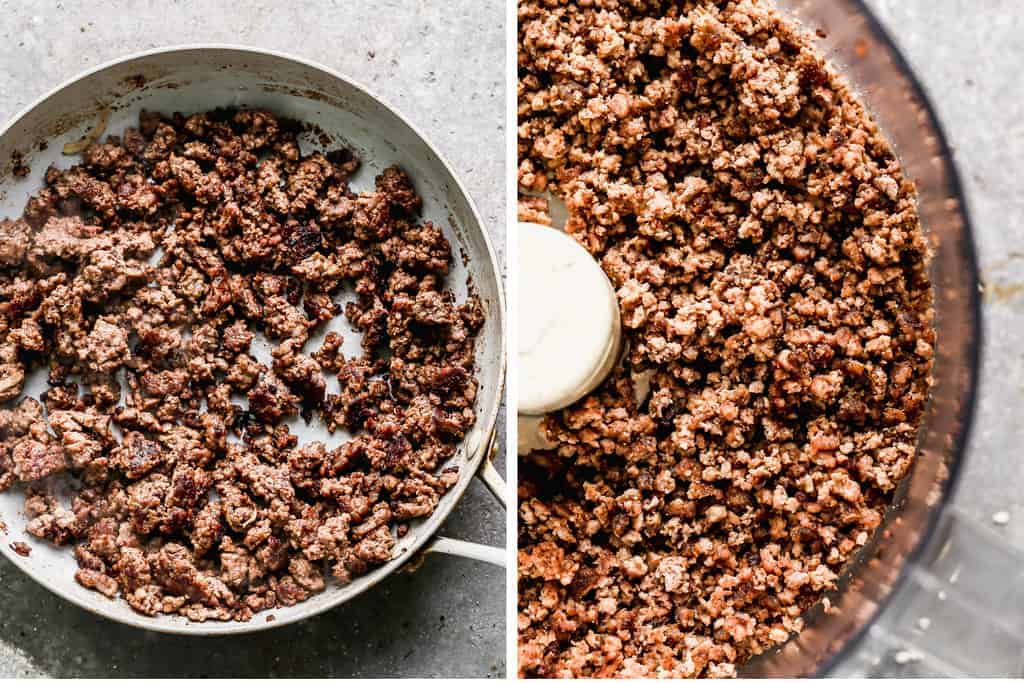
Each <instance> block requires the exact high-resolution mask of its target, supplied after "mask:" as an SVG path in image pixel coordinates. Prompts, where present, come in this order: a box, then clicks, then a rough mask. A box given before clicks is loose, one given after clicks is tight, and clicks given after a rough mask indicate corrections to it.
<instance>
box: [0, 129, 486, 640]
mask: <svg viewBox="0 0 1024 683" xmlns="http://www.w3.org/2000/svg"><path fill="white" fill-rule="evenodd" d="M300 132H301V127H300V125H299V124H297V123H295V122H292V121H288V120H284V119H279V118H277V117H276V116H274V115H273V114H272V113H270V112H267V111H259V110H217V111H212V112H207V113H199V114H194V115H191V116H183V115H181V114H174V115H173V116H171V117H166V116H163V115H160V114H157V113H153V112H143V113H142V115H141V116H140V121H139V126H138V128H129V129H127V130H126V131H124V133H123V134H122V135H121V136H111V137H109V138H108V139H107V140H106V141H105V142H102V143H96V144H94V145H92V146H91V147H89V148H88V149H87V150H86V151H85V152H84V153H83V155H82V161H81V163H80V164H78V165H75V166H73V167H71V168H69V169H66V170H60V169H57V168H50V169H49V170H48V171H47V173H46V181H45V182H46V184H45V187H43V188H42V189H41V190H40V191H39V192H38V193H37V194H36V195H35V196H33V197H32V198H31V199H30V200H29V201H28V204H27V206H26V208H25V212H24V215H23V216H22V217H21V218H18V219H16V220H3V221H0V402H6V403H8V405H7V407H5V408H3V409H0V491H3V490H5V489H8V488H11V487H12V486H15V485H18V487H19V489H20V490H23V491H24V492H25V494H26V503H25V509H26V513H27V516H28V518H29V520H30V521H29V523H28V528H27V530H28V532H29V533H31V534H32V535H34V536H36V537H39V538H41V539H46V540H48V541H51V542H53V543H56V544H61V545H70V546H73V550H74V555H75V558H76V559H77V561H78V564H79V570H78V572H77V574H76V575H75V578H76V579H77V580H78V582H79V583H81V584H82V585H83V586H86V587H88V588H91V589H93V590H96V591H98V592H100V593H102V594H104V595H107V596H110V597H114V596H117V595H120V596H122V597H123V599H125V600H126V601H127V602H128V603H130V604H131V606H132V607H134V608H135V609H136V610H138V611H140V612H142V613H144V614H149V615H154V614H158V613H177V614H181V615H184V616H186V617H188V618H189V619H192V620H196V621H203V620H206V619H220V620H229V619H238V620H245V619H249V618H251V617H252V615H253V614H254V613H256V612H259V611H260V610H265V609H269V608H272V607H276V606H281V605H293V604H295V603H297V602H300V601H302V600H305V599H306V598H308V597H309V596H311V595H312V594H314V593H317V592H319V591H322V590H324V588H325V586H326V582H327V581H328V580H335V581H340V582H348V581H351V580H352V579H354V578H356V577H358V576H360V575H362V574H365V573H366V572H368V571H370V570H371V569H373V568H374V567H376V566H379V565H381V564H383V563H385V562H387V561H388V560H390V559H391V557H392V553H393V548H394V545H395V542H396V540H395V539H396V535H397V534H401V533H405V532H406V531H407V530H408V524H407V522H408V520H411V519H414V518H420V517H426V516H429V515H430V514H431V513H432V512H433V511H434V509H435V507H436V505H437V503H438V501H439V499H440V497H441V496H442V495H443V494H444V493H445V492H446V491H447V490H448V489H450V488H451V487H452V486H453V485H454V484H455V482H456V481H457V480H458V472H457V470H456V469H455V468H451V467H444V463H445V462H446V461H447V460H448V459H449V458H450V457H451V456H452V455H453V454H454V453H455V450H456V447H457V445H458V443H459V442H460V441H461V439H462V438H463V437H464V436H465V435H466V433H467V432H468V430H469V429H470V428H471V427H472V425H473V424H474V420H475V415H474V401H475V397H476V391H477V381H476V379H475V378H474V344H475V339H476V336H477V333H478V331H479V329H480V327H481V325H482V324H483V320H484V317H483V308H482V306H481V305H480V302H479V301H478V300H477V299H476V297H475V296H474V295H472V294H471V295H470V296H468V297H467V298H466V299H465V300H464V301H461V302H460V301H458V300H457V299H456V296H455V295H454V293H453V292H452V291H451V290H450V289H448V288H447V284H446V276H447V275H448V271H449V264H450V262H451V258H452V254H451V247H450V245H449V243H448V241H447V240H446V239H445V238H444V236H443V235H442V233H441V231H440V229H438V228H437V227H435V226H434V225H432V224H431V223H430V222H429V221H425V220H423V219H422V217H421V215H420V210H421V205H422V202H421V200H420V198H419V196H418V195H417V194H416V191H415V189H414V186H413V181H412V179H410V178H409V177H408V176H407V175H406V174H405V173H404V172H403V171H402V170H401V169H399V168H394V167H393V168H388V169H386V170H385V171H384V172H383V173H381V174H380V175H379V176H378V177H377V180H376V187H375V189H373V190H372V191H369V192H364V193H362V194H357V193H355V192H353V191H352V190H350V188H349V180H350V178H351V176H352V174H353V173H354V172H355V171H356V169H357V168H358V166H359V162H358V160H357V159H355V157H354V156H353V155H352V154H351V153H350V152H349V151H348V150H337V151H334V152H331V153H327V154H322V153H319V152H313V153H311V154H307V155H303V154H302V153H301V152H300V149H299V144H298V135H299V134H300ZM346 292H348V293H354V300H351V301H350V302H349V303H348V304H347V306H345V307H344V310H343V309H342V306H341V305H340V304H339V303H338V302H337V300H338V299H339V298H340V297H341V296H342V295H344V294H346ZM348 298H349V299H352V298H353V297H351V296H350V297H348ZM338 315H345V316H346V318H347V319H348V321H349V322H350V323H351V325H352V326H353V327H355V328H356V330H358V332H359V333H360V334H361V336H362V348H363V353H362V354H361V355H359V356H357V357H351V358H347V357H345V355H344V354H343V353H342V352H341V347H342V343H343V340H342V338H341V336H340V335H339V334H338V333H336V332H331V333H330V334H328V335H327V338H326V341H325V342H324V343H323V345H322V347H321V348H306V347H307V345H310V346H312V345H311V344H307V343H308V342H309V339H310V337H311V336H312V335H314V334H316V332H317V330H318V329H319V328H321V327H322V326H323V325H325V324H326V323H327V322H329V321H330V320H332V319H333V318H335V317H336V316H338ZM256 332H259V333H261V334H263V335H264V336H265V337H266V338H267V339H268V340H269V341H270V342H271V345H272V346H273V350H272V352H271V356H272V361H270V362H269V365H268V364H265V363H261V362H259V361H258V360H257V359H256V357H255V355H254V353H255V352H254V350H253V340H254V334H255V333H256ZM32 372H48V373H49V386H50V388H49V390H48V391H46V392H45V393H44V394H43V395H42V396H40V397H38V400H37V398H35V397H22V398H20V400H18V399H19V397H21V396H22V393H23V391H22V390H23V387H24V384H25V380H26V376H27V375H28V374H30V373H32ZM330 375H334V376H336V377H337V379H338V382H339V386H340V393H337V394H336V393H333V392H332V391H330V390H329V389H328V382H327V379H328V377H329V376H330ZM121 379H123V382H122V381H120V380H121ZM297 415H301V416H302V417H304V418H305V419H307V420H314V419H315V420H322V423H323V424H324V425H325V427H326V428H327V429H329V430H330V431H332V432H333V431H334V430H336V429H337V428H339V427H340V428H344V429H347V430H349V431H350V432H351V434H352V436H351V438H350V439H349V440H347V441H345V442H344V443H342V445H340V446H338V447H337V448H328V446H327V445H326V444H325V443H323V442H311V443H299V441H298V439H297V438H296V436H295V435H294V434H292V433H291V431H290V429H289V426H288V424H286V423H285V421H286V420H288V419H289V418H294V417H295V416H297ZM54 478H65V479H67V483H70V484H71V487H72V490H73V494H72V497H71V500H70V504H68V503H66V502H62V500H59V499H57V498H55V497H53V496H51V495H49V494H48V493H47V492H48V491H51V490H53V488H54V487H52V486H49V485H48V484H50V483H52V482H51V481H50V480H51V479H54ZM332 575H333V577H334V578H333V579H332V578H331V576H332Z"/></svg>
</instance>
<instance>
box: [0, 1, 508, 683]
mask: <svg viewBox="0 0 1024 683" xmlns="http://www.w3.org/2000/svg"><path fill="white" fill-rule="evenodd" d="M0 14H2V16H3V17H4V19H3V21H2V22H0V64H2V65H3V69H0V119H2V120H7V119H8V118H9V117H10V116H12V115H14V114H15V113H16V112H17V111H19V110H20V109H21V108H22V107H24V106H25V105H27V104H28V103H29V102H31V101H32V100H33V99H35V98H36V97H38V96H39V95H41V94H43V93H44V92H46V91H47V90H49V89H50V88H53V87H54V86H56V85H57V84H59V83H61V82H63V81H64V80H66V79H68V78H70V77H72V76H74V75H75V74H77V73H79V72H81V71H82V70H84V69H87V68H89V67H92V66H95V65H97V64H100V63H102V62H104V61H107V60H110V59H113V58H116V57H119V56H121V55H125V54H128V53H130V52H135V51H139V50H144V49H148V48H153V47H158V46H164V45H171V44H182V43H197V42H220V43H236V44H244V45H252V46H257V47H265V48H272V49H276V50H281V51H284V52H290V53H293V54H296V55H298V56H301V57H305V58H308V59H313V60H315V61H318V62H321V63H323V64H326V65H328V66H331V67H333V68H335V69H337V70H339V71H341V72H343V73H346V74H348V75H350V76H352V77H353V78H355V79H356V80H358V81H361V82H362V83H364V84H366V85H367V86H368V87H369V88H370V89H371V90H373V91H374V92H376V93H378V94H379V95H381V96H382V97H383V98H384V99H386V100H387V101H388V102H390V103H392V104H393V105H395V106H396V107H397V108H398V109H400V110H401V111H402V112H403V113H404V114H405V115H406V116H407V117H408V118H409V119H411V120H412V121H413V122H414V123H415V124H416V125H417V127H418V128H420V130H423V131H425V133H426V135H427V136H428V137H429V138H430V139H431V141H432V142H433V143H434V144H436V145H437V146H438V147H439V148H440V150H441V152H442V153H443V154H445V156H447V157H448V159H449V160H450V161H451V162H452V163H453V165H454V166H455V168H456V170H457V172H458V173H459V174H460V176H461V177H462V179H463V180H464V181H465V183H466V184H467V186H468V188H469V191H470V193H471V194H472V196H473V198H474V200H475V201H476V203H477V206H478V207H479V209H480V212H481V215H482V216H483V218H484V221H485V222H486V223H487V225H488V227H489V229H490V231H491V236H492V239H493V241H494V245H495V247H496V249H497V250H498V253H499V258H500V259H501V262H502V267H503V268H504V245H505V240H504V232H503V230H502V226H503V224H504V210H505V198H504V194H505V191H504V188H505V185H504V180H503V178H504V151H505V145H504V134H505V130H504V102H505V96H504V87H505V86H504V83H505V80H504V65H505V56H504V45H505V36H504V30H503V26H504V16H505V10H504V2H503V1H502V0H485V1H481V0H447V1H446V2H443V3H442V2H429V1H428V0H319V1H318V0H290V1H289V2H285V3H279V2H272V1H270V0H235V1H234V2H230V3H228V2H221V1H220V0H216V1H214V0H207V1H205V2H181V1H177V0H171V1H170V2H167V1H161V2H156V1H155V0H134V1H129V2H121V3H116V4H114V3H107V2H99V1H95V0H94V1H92V2H72V1H68V2H54V1H53V0H48V1H46V2H32V3H28V2H7V1H3V2H0ZM499 434H502V435H504V424H503V423H502V424H500V425H499ZM499 468H500V469H502V470H503V468H504V459H502V461H501V462H500V463H499ZM442 533H443V534H445V535H448V536H452V537H454V538H461V539H465V540H470V541H478V542H482V543H489V544H494V545H504V543H505V516H504V513H503V511H502V510H501V509H500V508H498V506H497V505H496V504H495V503H494V501H493V499H492V498H491V497H490V494H489V493H487V491H486V490H485V489H484V488H483V486H482V485H481V484H479V482H474V483H473V485H472V486H471V488H470V489H469V491H468V493H467V494H466V496H465V498H464V499H463V501H462V502H461V503H460V505H459V506H458V507H457V508H456V510H455V512H454V514H453V515H452V516H451V517H450V518H449V520H448V522H447V524H446V525H445V527H444V528H443V530H442ZM504 673H505V574H504V571H503V570H500V569H498V568H495V567H491V566H489V565H484V564H481V563H474V562H470V561H467V560H462V559H455V558H450V557H445V556H430V557H428V558H427V559H426V561H425V563H424V564H423V566H422V568H420V570H419V571H417V572H416V573H414V574H399V575H396V576H393V577H391V578H390V579H389V580H388V581H386V582H385V583H384V584H383V585H382V586H379V587H378V588H377V589H375V590H372V591H370V592H368V593H367V594H365V595H363V596H361V597H360V598H359V599H357V600H355V601H353V602H351V603H349V604H346V605H344V606H342V607H339V608H338V609H335V610H333V611H331V612H329V613H327V614H325V615H322V616H320V617H316V618H313V619H310V620H308V621H306V622H303V623H301V624H298V625H294V626H289V627H283V628H281V629H277V630H273V631H269V632H266V633H263V634H257V635H253V636H244V637H231V638H222V639H213V640H203V639H194V638H185V637H172V636H163V635H156V634H151V633H144V632H140V631H137V630H134V629H131V628H128V627H124V626H120V625H116V624H112V623H110V622H107V621H105V620H103V619H100V618H99V617H95V616H93V615H91V614H89V613H87V612H84V611H82V610H80V609H79V608H77V607H74V606H72V605H70V604H67V603H64V602H63V601H62V600H60V599H59V598H56V597H55V596H53V595H51V594H50V593H49V592H48V591H46V590H45V589H43V588H41V587H39V586H38V585H36V584H35V583H34V582H33V581H31V580H30V579H28V578H27V577H25V576H23V575H22V574H21V572H20V571H18V570H17V569H15V568H14V567H13V566H11V565H10V564H9V563H8V562H7V561H6V560H3V559H0V678H6V677H13V676H52V677H71V676H84V677H107V676H126V677H128V676H131V677H171V678H173V677H198V676H204V677H207V676H208V677H236V676H238V677H248V676H257V677H290V676H301V677H370V676H372V677H403V676H405V677H409V676H418V677H434V676H446V677H462V676H473V677H485V676H489V677H500V676H503V675H504Z"/></svg>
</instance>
